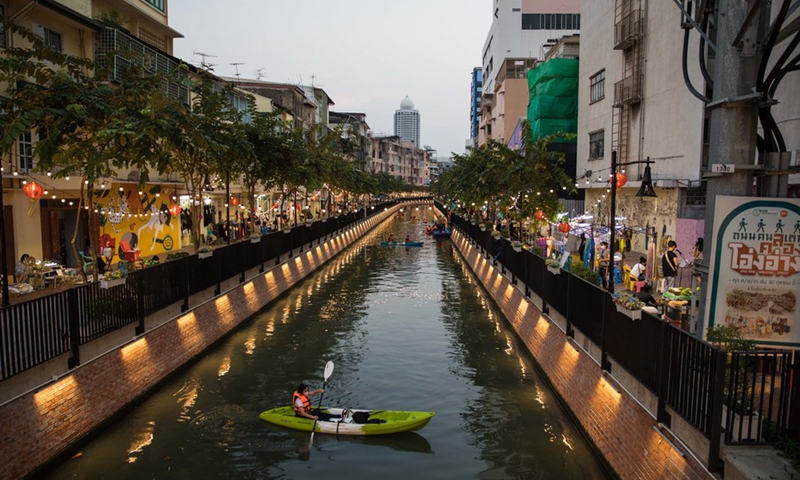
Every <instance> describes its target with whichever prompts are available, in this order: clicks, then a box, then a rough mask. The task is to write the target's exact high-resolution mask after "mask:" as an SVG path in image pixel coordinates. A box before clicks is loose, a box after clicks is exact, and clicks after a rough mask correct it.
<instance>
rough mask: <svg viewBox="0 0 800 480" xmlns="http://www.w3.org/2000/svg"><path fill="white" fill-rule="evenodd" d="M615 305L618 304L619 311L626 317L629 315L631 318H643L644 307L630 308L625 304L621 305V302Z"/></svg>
mask: <svg viewBox="0 0 800 480" xmlns="http://www.w3.org/2000/svg"><path fill="white" fill-rule="evenodd" d="M614 305H616V307H617V311H618V312H620V313H622V314H623V315H625V316H626V317H629V318H630V319H631V320H641V319H642V309H638V310H628V309H627V308H625V306H624V305H620V304H619V303H615V304H614Z"/></svg>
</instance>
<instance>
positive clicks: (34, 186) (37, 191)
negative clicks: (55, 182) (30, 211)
mask: <svg viewBox="0 0 800 480" xmlns="http://www.w3.org/2000/svg"><path fill="white" fill-rule="evenodd" d="M22 193H24V194H25V195H27V196H28V198H30V199H32V200H38V199H40V198H42V195H44V187H42V186H41V185H39V184H38V183H36V182H31V183H26V184H25V185H24V186H23V187H22Z"/></svg>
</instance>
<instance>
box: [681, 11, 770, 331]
mask: <svg viewBox="0 0 800 480" xmlns="http://www.w3.org/2000/svg"><path fill="white" fill-rule="evenodd" d="M702 3H705V2H702ZM769 13H770V12H769V2H765V1H762V0H745V1H742V0H717V1H716V12H714V18H715V21H716V27H717V36H716V59H715V62H714V93H713V97H712V99H711V103H709V104H708V105H707V107H706V108H708V109H709V110H711V116H710V132H709V133H710V139H709V167H711V165H714V164H734V165H735V171H734V172H733V173H725V174H708V175H707V177H706V178H707V184H706V188H707V195H706V199H707V200H706V219H705V232H704V245H705V249H704V250H705V252H704V253H705V255H704V258H703V260H702V263H699V264H697V266H696V268H695V270H696V271H697V272H698V273H700V276H701V284H702V285H703V288H704V289H706V288H708V285H709V278H708V277H709V270H708V265H709V260H710V258H709V257H710V255H712V254H713V249H712V246H713V245H714V234H715V232H714V213H715V211H714V210H715V205H714V202H715V199H716V198H717V196H719V195H732V196H751V195H752V194H753V172H754V167H755V165H754V160H755V156H756V138H757V130H758V102H759V101H760V100H761V98H762V97H761V95H759V94H760V93H762V92H756V78H757V75H758V68H759V63H760V62H761V58H762V55H763V51H762V50H761V48H760V46H761V45H763V39H764V36H765V33H766V26H768V22H769ZM734 40H738V42H736V43H735V44H734ZM702 293H703V294H702V295H701V297H700V310H699V314H698V317H697V329H696V334H697V335H698V336H701V337H702V336H703V335H704V332H705V328H706V323H707V319H706V318H705V311H706V292H705V291H704V292H702Z"/></svg>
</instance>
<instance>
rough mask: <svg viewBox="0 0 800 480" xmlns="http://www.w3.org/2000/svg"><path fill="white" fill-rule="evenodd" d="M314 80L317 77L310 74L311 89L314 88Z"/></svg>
mask: <svg viewBox="0 0 800 480" xmlns="http://www.w3.org/2000/svg"><path fill="white" fill-rule="evenodd" d="M315 78H317V76H316V75H314V74H313V73H312V74H311V86H312V87H313V86H314V79H315Z"/></svg>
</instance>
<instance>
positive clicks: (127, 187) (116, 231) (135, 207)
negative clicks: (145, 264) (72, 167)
mask: <svg viewBox="0 0 800 480" xmlns="http://www.w3.org/2000/svg"><path fill="white" fill-rule="evenodd" d="M140 192H141V195H140ZM95 195H96V199H95V205H96V208H97V209H98V211H99V215H100V248H101V249H103V248H111V249H112V251H113V254H114V255H115V257H117V258H115V259H114V260H113V261H117V260H118V259H119V258H123V257H124V255H123V248H122V245H123V243H122V242H127V244H128V245H130V247H131V249H133V250H138V251H139V252H140V254H141V255H144V256H151V255H158V254H162V253H168V252H171V251H173V250H179V249H180V228H181V225H180V217H179V215H173V213H171V211H172V212H176V213H178V214H179V213H180V210H179V209H178V210H176V206H175V205H172V203H173V201H172V197H173V196H175V195H176V191H175V188H174V187H173V186H170V185H166V186H165V185H161V184H156V185H154V184H147V185H145V186H144V187H141V190H140V187H139V186H138V185H137V184H135V183H115V184H112V185H111V189H110V190H103V191H102V192H96V193H95ZM170 206H172V208H170Z"/></svg>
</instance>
